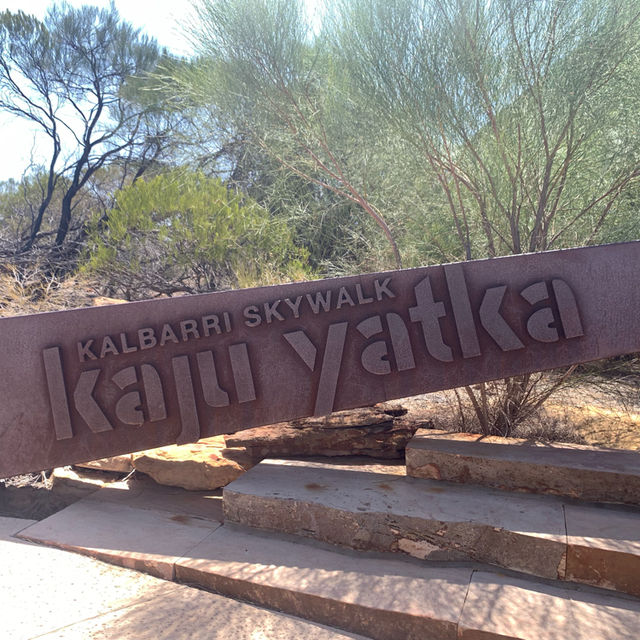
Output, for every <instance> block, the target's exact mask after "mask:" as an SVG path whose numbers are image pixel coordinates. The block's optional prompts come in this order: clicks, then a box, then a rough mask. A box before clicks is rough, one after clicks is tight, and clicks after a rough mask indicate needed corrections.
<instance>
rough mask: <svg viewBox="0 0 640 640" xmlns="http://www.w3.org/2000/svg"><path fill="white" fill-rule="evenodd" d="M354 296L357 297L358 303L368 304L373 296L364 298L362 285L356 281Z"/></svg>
mask: <svg viewBox="0 0 640 640" xmlns="http://www.w3.org/2000/svg"><path fill="white" fill-rule="evenodd" d="M356 297H357V298H358V304H369V303H370V302H373V298H365V296H364V293H362V285H361V284H360V283H358V284H357V285H356Z"/></svg>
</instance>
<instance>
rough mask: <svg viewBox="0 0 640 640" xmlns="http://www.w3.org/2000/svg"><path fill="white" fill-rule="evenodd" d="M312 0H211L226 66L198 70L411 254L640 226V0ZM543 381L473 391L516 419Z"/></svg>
mask: <svg viewBox="0 0 640 640" xmlns="http://www.w3.org/2000/svg"><path fill="white" fill-rule="evenodd" d="M295 4H296V3H287V2H284V1H281V0H272V1H271V2H269V1H268V0H202V4H201V7H202V9H201V17H202V22H201V27H200V42H201V45H202V49H201V52H202V55H203V66H205V67H206V68H207V69H208V70H209V72H210V73H209V75H208V76H206V75H205V74H203V75H201V76H200V77H197V76H193V77H192V79H191V80H192V81H191V86H192V87H196V88H198V87H199V88H200V90H201V93H202V97H203V99H206V98H207V97H208V98H209V100H210V102H211V103H213V104H214V105H215V107H216V108H217V109H218V112H220V113H222V114H227V116H228V117H229V118H231V120H232V121H233V122H235V123H237V126H238V128H239V129H240V130H242V131H247V132H248V135H247V140H248V141H250V142H251V143H252V144H254V145H255V146H256V147H258V148H261V149H264V150H265V151H267V152H268V153H270V155H271V156H272V157H275V158H277V160H278V161H279V162H280V164H281V165H282V166H283V167H286V168H288V169H289V171H290V172H292V173H295V174H296V175H297V176H299V177H300V178H302V179H303V180H306V181H307V182H308V183H310V184H317V185H321V186H323V187H324V188H325V189H331V190H333V191H334V193H336V194H340V195H342V196H343V197H345V198H349V197H351V200H352V201H353V202H357V203H358V204H360V205H361V206H363V207H365V208H366V205H367V204H369V205H371V209H372V211H373V212H374V213H377V214H379V216H380V218H381V219H382V220H384V221H385V225H386V230H387V231H388V232H389V233H391V231H392V229H393V232H394V234H395V240H396V244H397V245H398V249H399V250H400V251H402V253H403V254H404V256H405V258H406V256H407V255H409V256H410V259H409V260H406V261H405V262H408V263H411V262H413V261H420V262H422V263H424V262H426V261H428V260H429V259H432V258H433V257H434V256H435V255H440V256H441V258H445V259H459V258H462V259H471V258H479V257H485V256H497V255H502V254H508V253H522V252H527V251H542V250H546V249H551V248H557V247H562V246H567V245H575V244H586V243H590V242H594V241H596V240H598V239H600V238H606V237H611V232H610V231H609V229H610V228H612V226H615V227H616V228H617V229H630V228H632V226H631V225H628V224H620V223H619V221H620V218H625V217H626V218H627V219H628V216H629V211H630V207H629V204H628V203H629V202H631V201H632V198H631V199H630V196H631V194H632V193H634V192H636V191H635V190H636V189H637V185H638V179H639V178H640V142H639V138H638V136H637V132H638V131H639V130H640V108H638V104H637V95H638V93H639V91H640V71H639V70H638V68H637V63H636V61H637V59H638V57H639V54H640V7H639V6H638V4H637V2H635V1H634V0H621V1H620V2H616V3H603V2H602V1H601V0H576V1H575V2H567V1H566V0H541V1H539V2H531V0H492V1H491V2H486V0H333V1H332V2H328V3H327V17H326V19H325V20H324V22H323V25H322V29H320V30H316V31H313V30H310V29H309V27H308V24H307V23H305V22H304V19H303V17H302V14H301V12H300V7H299V6H298V9H297V10H296V8H295V7H294V5H295ZM296 11H297V13H296ZM305 24H307V26H306V27H305ZM205 63H206V64H205ZM207 80H209V84H207ZM236 114H240V115H236ZM351 189H353V191H351ZM358 196H361V197H362V200H363V201H364V203H363V202H362V201H361V200H360V199H359V197H358ZM394 203H395V204H394ZM387 220H392V221H393V223H392V224H391V225H389V224H387V223H386V221H387ZM612 223H614V224H613V225H612ZM535 382H536V381H535V379H534V378H532V377H531V376H524V377H519V378H514V379H510V380H507V381H505V383H504V384H503V385H502V388H501V391H500V393H499V394H497V395H494V396H493V398H492V397H490V396H491V393H490V391H491V390H490V389H489V387H487V386H486V385H480V386H479V387H478V388H477V389H470V388H468V389H466V392H467V394H468V396H469V399H470V402H471V403H472V405H473V407H474V409H475V411H476V415H477V417H478V421H479V422H480V425H481V427H482V429H483V430H485V431H487V430H495V431H497V432H499V433H503V434H508V433H509V432H510V431H511V429H512V428H513V427H514V426H515V425H516V424H517V422H518V421H519V420H521V419H523V417H525V416H526V415H527V413H528V412H530V411H532V410H534V409H535V408H536V407H538V406H539V405H540V403H541V402H542V401H543V400H544V398H545V397H547V395H548V393H550V392H551V391H552V390H553V389H554V388H555V383H554V384H552V385H551V387H550V388H549V389H547V390H544V391H542V392H540V393H538V392H537V391H536V389H535V387H536V384H535ZM539 390H540V388H539V387H538V391H539ZM494 408H495V412H494V411H493V409H494Z"/></svg>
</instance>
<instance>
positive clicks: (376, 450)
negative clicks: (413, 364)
mask: <svg viewBox="0 0 640 640" xmlns="http://www.w3.org/2000/svg"><path fill="white" fill-rule="evenodd" d="M419 426H421V425H420V424H418V423H413V422H410V421H403V420H401V419H397V418H396V419H394V418H393V417H392V416H390V415H389V414H386V413H384V412H382V411H380V410H379V409H374V408H370V409H356V410H353V411H343V412H340V413H336V414H333V415H330V416H327V417H325V418H310V419H306V420H299V421H296V422H291V423H289V422H283V423H279V424H274V425H269V426H266V427H256V428H254V429H246V430H244V431H239V432H237V433H234V434H231V435H228V436H225V441H226V443H227V446H228V447H244V448H245V449H246V450H247V452H248V453H249V455H250V456H251V458H252V459H253V461H254V462H257V461H259V460H262V459H264V458H273V457H276V458H277V457H299V456H370V457H372V458H401V457H402V455H403V452H404V448H405V446H406V445H407V442H408V441H409V440H410V439H411V438H412V437H413V434H414V433H415V431H416V430H417V429H418V427H419Z"/></svg>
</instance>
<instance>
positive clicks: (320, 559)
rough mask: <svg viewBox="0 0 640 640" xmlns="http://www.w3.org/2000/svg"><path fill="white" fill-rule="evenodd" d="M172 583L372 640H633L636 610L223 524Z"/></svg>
mask: <svg viewBox="0 0 640 640" xmlns="http://www.w3.org/2000/svg"><path fill="white" fill-rule="evenodd" d="M190 556H191V557H190V558H183V559H182V560H180V561H179V562H178V565H177V569H176V575H177V578H178V579H179V580H182V581H185V582H189V583H190V584H196V585H199V586H202V587H204V588H206V589H212V590H214V591H216V592H218V593H221V594H224V595H228V596H231V597H233V598H239V599H242V600H248V601H251V602H255V603H259V604H262V605H265V606H268V607H274V608H277V609H280V610H282V611H286V612H289V613H293V614H295V615H301V616H305V617H307V618H309V619H312V620H319V621H321V622H323V621H324V622H326V621H331V623H332V624H334V625H336V626H338V627H340V628H346V629H351V630H352V631H356V632H359V633H363V634H365V635H366V636H368V637H371V638H377V639H379V640H425V638H429V640H441V639H442V638H447V639H449V638H450V639H453V638H456V639H458V640H460V639H463V640H493V639H495V640H636V638H637V637H638V629H640V601H638V600H636V599H633V598H629V597H626V596H624V597H620V596H613V595H608V594H606V593H603V592H601V591H596V590H591V589H590V588H588V587H587V588H582V589H581V588H571V587H568V588H564V587H562V586H558V585H549V584H546V583H543V582H538V581H533V580H531V581H530V580H525V579H522V578H519V577H513V576H507V575H500V574H496V573H492V572H488V571H484V570H480V571H478V570H472V569H469V568H462V567H451V566H449V567H447V566H443V565H424V564H419V563H416V562H413V561H397V560H394V559H393V558H390V557H389V556H388V555H374V554H363V553H356V552H350V551H337V550H330V549H328V548H326V547H324V546H318V544H317V543H312V542H309V541H300V542H295V541H292V539H291V538H290V537H289V538H287V537H282V536H275V535H273V534H268V533H262V534H261V533H257V532H249V531H246V530H243V529H237V528H230V527H229V525H228V524H227V525H224V526H223V527H221V528H220V529H218V530H217V531H216V532H215V533H213V534H212V535H211V536H210V537H209V538H207V540H205V541H204V542H203V543H202V544H200V545H198V546H197V547H196V548H195V549H193V550H192V552H191V553H190Z"/></svg>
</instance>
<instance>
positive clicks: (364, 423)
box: [133, 405, 425, 490]
mask: <svg viewBox="0 0 640 640" xmlns="http://www.w3.org/2000/svg"><path fill="white" fill-rule="evenodd" d="M401 414H402V407H398V406H397V405H394V406H392V407H385V406H383V405H381V406H377V407H368V408H364V409H352V410H349V411H340V412H338V413H334V414H331V415H329V416H325V417H320V418H306V419H303V420H295V421H293V422H283V423H279V424H274V425H269V426H266V427H257V428H254V429H245V430H244V431H239V432H237V433H234V434H232V435H225V436H215V437H213V438H205V439H203V440H200V441H199V442H198V443H195V444H188V445H182V446H177V445H172V446H169V447H161V448H159V449H152V450H150V451H144V452H140V453H137V454H133V466H134V467H135V469H136V470H138V471H141V472H142V473H146V474H147V475H149V476H151V477H152V478H153V479H154V480H155V481H156V482H158V483H159V484H165V485H170V486H176V487H183V488H184V489H192V490H206V489H217V488H219V487H223V486H225V485H227V484H229V482H231V481H232V480H235V479H236V478H237V477H238V476H240V475H241V474H242V473H243V472H244V471H246V470H248V469H249V468H251V467H252V466H253V465H254V464H256V463H257V462H260V461H261V460H263V459H264V458H271V457H300V456H369V457H372V458H386V459H394V458H402V456H403V452H404V448H405V447H406V445H407V442H409V440H410V439H411V438H412V437H413V434H414V433H415V432H416V430H417V429H418V428H419V427H422V426H425V425H424V424H423V423H421V422H417V421H414V420H408V419H403V418H397V417H394V416H398V415H401Z"/></svg>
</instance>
